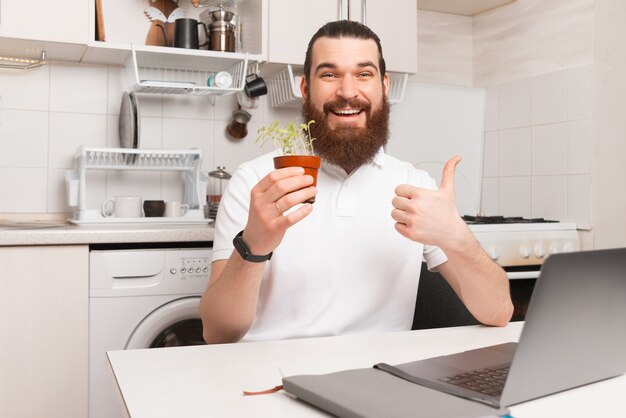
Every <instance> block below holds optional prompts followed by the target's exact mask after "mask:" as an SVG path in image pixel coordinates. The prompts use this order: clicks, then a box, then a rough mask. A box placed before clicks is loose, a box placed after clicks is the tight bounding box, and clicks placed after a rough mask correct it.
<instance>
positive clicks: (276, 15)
mask: <svg viewBox="0 0 626 418" xmlns="http://www.w3.org/2000/svg"><path fill="white" fill-rule="evenodd" d="M347 3H348V0H315V1H311V0H270V5H269V52H268V55H269V62H272V63H278V64H295V65H303V64H304V56H305V53H306V47H307V45H308V43H309V40H310V39H311V37H312V36H313V34H314V33H315V32H317V30H318V29H319V28H320V27H321V26H322V25H324V24H325V23H327V22H331V21H333V20H337V19H340V18H347V16H348V15H347V10H348V9H347Z"/></svg>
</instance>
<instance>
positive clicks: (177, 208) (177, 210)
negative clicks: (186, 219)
mask: <svg viewBox="0 0 626 418" xmlns="http://www.w3.org/2000/svg"><path fill="white" fill-rule="evenodd" d="M188 210H189V205H186V204H182V203H180V202H176V201H173V202H165V215H164V216H167V217H181V216H183V215H184V214H185V213H187V211H188Z"/></svg>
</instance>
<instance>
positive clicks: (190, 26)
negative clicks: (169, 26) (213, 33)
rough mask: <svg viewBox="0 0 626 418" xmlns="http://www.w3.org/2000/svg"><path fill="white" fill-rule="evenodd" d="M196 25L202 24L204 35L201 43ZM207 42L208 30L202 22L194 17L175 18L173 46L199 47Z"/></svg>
mask: <svg viewBox="0 0 626 418" xmlns="http://www.w3.org/2000/svg"><path fill="white" fill-rule="evenodd" d="M198 26H202V28H203V29H204V33H205V36H206V41H205V42H204V43H203V44H200V43H199V38H198ZM208 43H209V31H208V29H207V27H206V25H205V24H204V23H203V22H198V21H197V20H196V19H188V18H184V19H176V22H174V46H175V47H176V48H187V49H199V48H200V47H201V46H207V45H208Z"/></svg>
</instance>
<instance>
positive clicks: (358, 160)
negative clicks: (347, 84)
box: [302, 96, 389, 174]
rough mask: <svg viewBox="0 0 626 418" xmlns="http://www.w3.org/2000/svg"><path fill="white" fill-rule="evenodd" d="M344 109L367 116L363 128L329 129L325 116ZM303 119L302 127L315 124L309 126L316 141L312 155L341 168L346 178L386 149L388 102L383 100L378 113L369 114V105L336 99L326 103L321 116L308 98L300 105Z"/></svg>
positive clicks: (354, 100)
mask: <svg viewBox="0 0 626 418" xmlns="http://www.w3.org/2000/svg"><path fill="white" fill-rule="evenodd" d="M347 107H349V108H351V109H363V112H365V113H366V123H365V127H362V128H355V127H347V126H346V127H344V126H338V127H336V128H335V129H332V128H330V126H328V118H327V116H326V115H328V113H329V112H331V111H332V110H338V109H345V108H347ZM302 117H303V118H304V121H305V123H306V122H308V121H310V120H314V121H315V123H313V124H311V135H312V136H313V137H314V138H316V139H315V141H314V142H313V148H314V149H315V153H316V154H317V155H319V156H320V157H322V158H323V159H325V160H326V161H328V162H330V163H332V164H335V165H338V166H340V167H342V168H343V169H344V170H345V171H346V173H348V174H350V173H351V172H352V171H354V170H355V169H357V168H358V167H360V166H362V165H364V164H367V163H370V162H372V160H373V159H374V156H375V155H376V153H377V152H378V150H379V149H380V147H382V146H384V145H386V144H387V140H388V138H389V102H388V101H387V97H384V96H383V101H382V103H381V106H380V108H379V109H377V110H371V105H370V104H369V103H365V102H362V101H360V100H356V99H352V100H345V99H338V100H336V101H334V102H328V103H325V104H324V110H323V111H322V112H320V111H319V110H317V109H315V107H314V106H313V105H312V104H311V100H310V97H307V98H306V99H305V100H304V103H303V105H302Z"/></svg>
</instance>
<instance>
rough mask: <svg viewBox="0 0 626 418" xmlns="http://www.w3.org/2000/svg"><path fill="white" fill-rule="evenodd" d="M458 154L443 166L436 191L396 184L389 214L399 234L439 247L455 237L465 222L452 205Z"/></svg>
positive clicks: (454, 202) (453, 203)
mask: <svg viewBox="0 0 626 418" xmlns="http://www.w3.org/2000/svg"><path fill="white" fill-rule="evenodd" d="M460 161H461V157H459V156H455V157H452V158H451V159H450V160H448V162H447V163H446V165H445V166H444V168H443V174H442V176H441V184H440V186H439V189H438V190H428V189H423V188H420V187H415V186H411V185H409V184H402V185H400V186H398V187H396V197H394V198H393V200H392V202H391V203H392V205H393V207H394V209H393V211H392V212H391V217H392V218H393V220H395V221H396V225H395V226H396V230H397V231H398V232H399V233H400V234H402V235H403V236H405V237H407V238H409V239H411V240H413V241H417V242H421V243H424V244H430V245H437V246H442V244H444V243H446V242H450V241H451V240H452V241H453V240H455V239H456V233H457V231H459V232H460V231H461V230H460V229H459V226H460V225H463V226H464V225H465V223H464V222H463V220H462V219H461V217H460V216H459V213H458V211H457V208H456V200H455V196H454V175H455V171H456V166H457V164H458V163H459V162H460Z"/></svg>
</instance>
